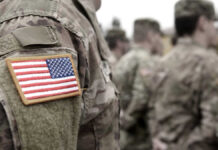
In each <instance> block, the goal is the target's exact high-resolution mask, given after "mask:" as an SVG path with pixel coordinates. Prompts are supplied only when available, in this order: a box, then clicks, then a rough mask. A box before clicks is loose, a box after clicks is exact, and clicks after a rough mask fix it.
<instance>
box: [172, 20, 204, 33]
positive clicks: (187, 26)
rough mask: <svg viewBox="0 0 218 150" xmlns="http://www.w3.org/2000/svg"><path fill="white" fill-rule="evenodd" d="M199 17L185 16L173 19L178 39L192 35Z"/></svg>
mask: <svg viewBox="0 0 218 150" xmlns="http://www.w3.org/2000/svg"><path fill="white" fill-rule="evenodd" d="M199 17H200V16H185V17H179V18H176V19H175V28H176V34H177V36H178V37H182V36H185V35H188V36H190V35H192V34H193V33H194V31H195V29H196V26H197V23H198V20H199Z"/></svg>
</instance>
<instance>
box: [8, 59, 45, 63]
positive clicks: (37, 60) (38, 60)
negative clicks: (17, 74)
mask: <svg viewBox="0 0 218 150" xmlns="http://www.w3.org/2000/svg"><path fill="white" fill-rule="evenodd" d="M22 62H45V60H43V59H35V60H22V61H19V60H18V61H13V62H12V63H22Z"/></svg>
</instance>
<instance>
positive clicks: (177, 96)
mask: <svg viewBox="0 0 218 150" xmlns="http://www.w3.org/2000/svg"><path fill="white" fill-rule="evenodd" d="M214 19H215V12H214V7H213V4H212V3H211V2H209V1H206V0H180V1H179V2H177V3H176V5H175V28H176V32H177V36H178V43H177V46H176V47H174V49H173V50H172V51H171V52H170V53H169V54H168V55H166V56H165V57H164V58H163V59H161V61H160V65H159V67H157V68H156V71H155V73H153V74H152V78H151V79H152V80H151V82H150V83H152V84H150V85H149V86H150V89H151V94H150V97H151V99H150V102H151V103H154V104H155V105H154V106H155V107H154V109H153V110H154V112H153V114H154V115H153V116H155V119H152V118H149V120H150V121H151V122H150V127H152V130H151V131H152V135H153V137H154V139H153V141H154V149H155V150H216V149H217V147H218V134H217V133H218V126H217V124H218V92H217V91H218V68H217V64H218V58H217V55H216V53H215V51H213V50H212V49H211V47H213V46H215V45H216V41H217V35H216V31H215V27H214V24H213V23H214V22H213V21H214ZM148 105H151V104H148Z"/></svg>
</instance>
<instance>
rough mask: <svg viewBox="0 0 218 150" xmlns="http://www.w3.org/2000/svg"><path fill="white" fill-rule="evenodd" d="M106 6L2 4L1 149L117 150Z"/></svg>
mask: <svg viewBox="0 0 218 150" xmlns="http://www.w3.org/2000/svg"><path fill="white" fill-rule="evenodd" d="M100 2H101V1H100V0H73V1H72V0H62V1H58V0H37V1H33V0H10V1H7V0H3V1H2V2H1V3H0V150H9V149H10V150H11V149H13V150H20V149H21V150H76V149H77V150H96V149H98V150H119V144H118V141H119V124H118V123H119V121H118V118H119V112H118V110H119V109H118V108H119V107H118V99H117V96H116V95H117V92H116V89H115V86H114V84H113V83H112V82H111V79H110V76H111V75H110V74H111V72H110V67H109V65H108V58H109V57H110V51H109V49H108V47H107V44H106V42H105V41H104V37H103V35H102V33H101V32H100V28H99V26H98V23H97V20H96V16H95V12H96V10H98V8H99V7H100V4H101V3H100ZM6 61H7V65H6ZM9 71H10V72H9ZM77 73H78V74H77ZM13 80H14V82H13ZM80 88H81V89H80ZM79 95H80V96H79ZM48 101H49V102H48ZM36 103H37V104H36ZM33 104H34V105H33Z"/></svg>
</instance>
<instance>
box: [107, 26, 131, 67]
mask: <svg viewBox="0 0 218 150" xmlns="http://www.w3.org/2000/svg"><path fill="white" fill-rule="evenodd" d="M105 39H106V41H107V43H108V46H109V48H110V50H111V52H112V54H113V59H111V64H113V66H114V65H115V64H116V63H117V62H118V60H119V59H120V58H121V57H122V56H123V55H124V54H125V53H126V52H127V51H128V49H129V48H128V47H129V41H128V39H127V38H126V33H125V31H123V30H122V29H116V28H112V29H110V30H109V31H107V35H106V37H105Z"/></svg>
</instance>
